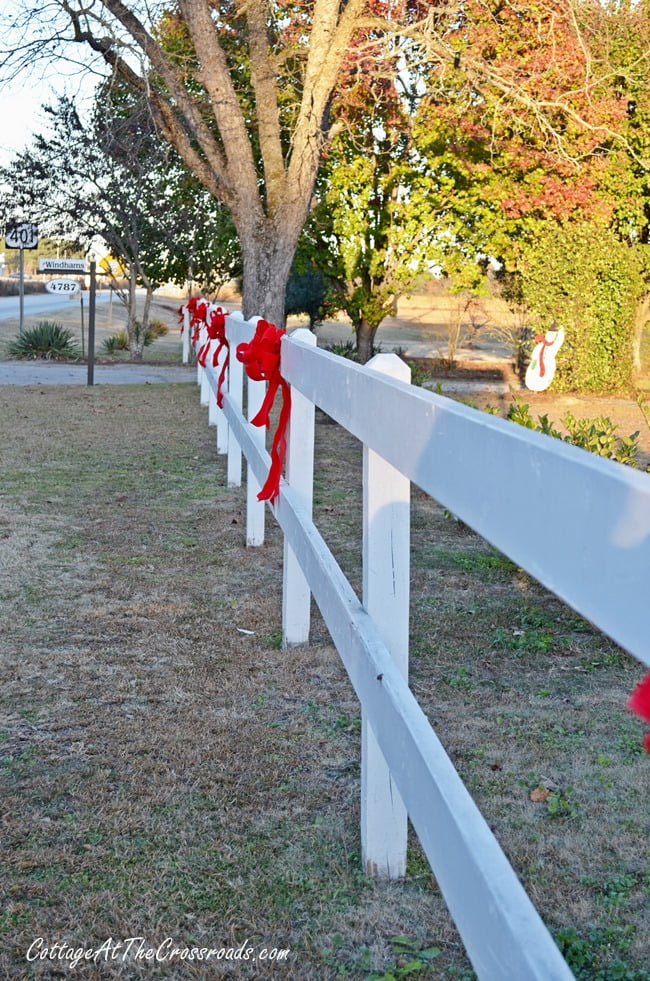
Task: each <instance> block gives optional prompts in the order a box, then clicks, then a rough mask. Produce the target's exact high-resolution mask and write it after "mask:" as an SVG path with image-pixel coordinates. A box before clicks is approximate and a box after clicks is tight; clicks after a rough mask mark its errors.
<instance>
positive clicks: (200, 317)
mask: <svg viewBox="0 0 650 981" xmlns="http://www.w3.org/2000/svg"><path fill="white" fill-rule="evenodd" d="M209 305H210V304H209V303H208V301H207V300H202V299H201V298H200V297H198V296H193V297H192V299H191V300H188V301H187V309H188V310H189V311H190V327H194V328H195V330H194V333H193V334H192V344H196V343H197V342H198V339H199V334H200V331H201V324H202V323H205V315H206V313H207V310H208V307H209Z"/></svg>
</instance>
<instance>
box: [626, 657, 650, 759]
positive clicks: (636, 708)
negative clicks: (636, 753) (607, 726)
mask: <svg viewBox="0 0 650 981" xmlns="http://www.w3.org/2000/svg"><path fill="white" fill-rule="evenodd" d="M627 707H628V708H630V709H632V711H633V712H636V714H637V715H640V716H641V718H642V719H645V721H646V722H650V671H648V673H647V675H646V676H645V678H644V679H643V681H640V682H639V684H638V685H637V686H636V688H635V689H634V691H633V692H632V694H631V695H630V699H629V701H628V703H627ZM643 745H644V746H645V748H646V750H647V752H648V753H650V732H648V733H647V734H646V737H645V739H644V740H643Z"/></svg>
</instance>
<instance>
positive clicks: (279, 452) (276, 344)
mask: <svg viewBox="0 0 650 981" xmlns="http://www.w3.org/2000/svg"><path fill="white" fill-rule="evenodd" d="M285 333H286V331H285V330H284V328H282V327H276V326H275V324H270V323H268V321H266V320H258V322H257V327H256V328H255V335H254V337H253V339H252V340H251V342H250V343H249V344H238V345H237V360H238V361H241V362H242V363H243V365H244V367H245V369H246V374H247V375H248V377H249V378H252V379H253V381H268V383H269V387H268V389H267V392H266V395H265V397H264V401H263V403H262V406H261V408H260V411H259V412H258V413H257V415H256V416H255V418H254V419H251V425H253V426H266V427H267V428H268V427H269V425H270V419H269V414H270V412H271V407H272V406H273V401H274V399H275V393H276V392H277V390H278V388H280V389H281V390H282V408H281V409H280V419H279V420H278V428H277V429H276V431H275V436H274V437H273V445H272V447H271V467H270V470H269V473H268V477H267V478H266V483H265V484H264V487H262V490H261V491H260V492H259V494H258V495H257V499H258V501H270V502H271V504H273V503H274V501H275V499H276V498H277V496H278V495H279V493H280V476H281V474H282V465H283V463H284V457H285V454H286V452H287V440H286V430H287V424H288V422H289V415H290V413H291V389H290V388H289V385H288V384H287V382H286V381H285V380H284V378H283V377H282V375H281V374H280V342H281V340H282V337H283V335H284V334H285Z"/></svg>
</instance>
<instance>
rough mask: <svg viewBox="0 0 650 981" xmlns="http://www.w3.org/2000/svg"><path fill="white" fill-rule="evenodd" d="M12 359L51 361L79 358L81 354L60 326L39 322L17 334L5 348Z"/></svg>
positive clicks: (43, 321)
mask: <svg viewBox="0 0 650 981" xmlns="http://www.w3.org/2000/svg"><path fill="white" fill-rule="evenodd" d="M7 352H8V354H9V356H10V357H12V358H21V359H24V358H47V359H48V360H51V361H57V360H68V359H73V358H79V357H80V356H81V352H80V350H79V348H78V347H77V345H76V343H75V341H74V338H73V335H72V333H71V332H70V331H69V330H66V328H65V327H64V326H63V325H62V324H57V323H54V322H53V321H51V320H41V322H40V323H38V324H37V325H36V327H30V328H28V329H27V330H24V331H23V332H22V334H19V335H18V337H16V338H15V340H13V341H11V342H10V344H9V345H8V346H7Z"/></svg>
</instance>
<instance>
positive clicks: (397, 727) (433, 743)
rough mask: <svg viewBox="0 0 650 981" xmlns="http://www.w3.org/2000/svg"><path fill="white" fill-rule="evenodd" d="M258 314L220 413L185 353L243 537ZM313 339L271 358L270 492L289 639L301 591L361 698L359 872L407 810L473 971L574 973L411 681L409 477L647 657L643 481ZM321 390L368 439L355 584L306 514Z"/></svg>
mask: <svg viewBox="0 0 650 981" xmlns="http://www.w3.org/2000/svg"><path fill="white" fill-rule="evenodd" d="M254 324H255V321H253V322H245V321H243V320H242V319H241V317H238V316H237V315H235V314H233V315H230V316H229V317H227V318H226V335H227V337H228V339H229V341H230V347H231V351H232V355H231V358H230V371H229V383H228V392H227V394H226V395H225V400H224V408H223V411H221V410H218V409H217V407H216V403H215V398H214V396H213V395H212V394H211V392H214V391H215V390H216V385H217V375H218V371H219V368H218V367H217V368H216V369H213V368H212V366H211V364H210V362H208V367H207V368H206V369H205V370H204V369H202V368H200V367H199V368H198V380H199V382H200V384H201V398H202V402H204V403H206V404H208V405H209V418H210V422H211V423H213V424H215V425H216V428H217V436H216V446H217V450H218V451H219V452H227V454H228V467H227V472H228V484H229V485H237V484H239V483H240V481H241V471H242V453H243V455H244V456H245V458H246V461H247V467H248V488H247V495H248V511H247V529H246V539H247V543H248V544H250V545H256V544H260V543H261V542H262V541H263V538H264V514H265V510H264V505H263V504H260V503H259V502H258V501H257V499H256V495H257V491H258V490H259V487H260V486H261V484H262V483H263V481H264V480H265V478H266V474H267V472H268V467H269V463H270V458H269V456H268V454H267V452H266V450H265V448H264V433H263V432H262V431H260V430H259V429H256V428H254V427H252V426H251V425H250V424H249V423H248V422H247V421H246V419H245V418H244V417H243V415H242V391H243V374H242V365H241V364H240V363H239V362H237V361H236V358H235V356H234V351H235V348H236V345H237V344H239V343H242V342H244V341H249V340H250V338H251V337H252V334H253V332H254ZM184 336H185V338H186V339H187V338H188V336H189V331H187V330H186V331H185V335H184ZM202 341H203V338H202V339H201V342H200V343H202ZM315 343H316V342H315V338H314V336H313V335H312V334H310V332H309V331H307V330H297V331H295V332H294V333H293V334H292V335H290V336H287V337H285V338H284V339H283V341H282V354H281V371H282V375H283V377H284V378H285V379H286V380H287V381H288V382H289V383H290V385H291V386H292V412H291V421H290V429H289V447H288V452H287V460H286V480H283V481H282V484H281V493H280V497H279V499H278V500H277V502H276V504H275V506H274V508H273V511H274V514H275V517H276V518H277V520H278V522H279V524H280V526H281V527H282V529H283V531H284V535H285V546H284V552H285V562H284V574H283V580H284V581H283V636H284V642H285V645H291V644H295V643H302V642H305V641H307V639H308V636H309V607H310V594H313V596H314V598H315V600H316V602H317V604H318V606H319V608H320V611H321V613H322V615H323V618H324V620H325V622H326V624H327V626H328V629H329V631H330V634H331V636H332V639H333V641H334V643H335V645H336V647H337V649H338V652H339V654H340V656H341V659H342V661H343V663H344V665H345V667H346V669H347V672H348V674H349V676H350V679H351V681H352V684H353V686H354V689H355V691H356V693H357V695H358V697H359V700H360V702H361V708H362V829H361V833H362V850H363V857H364V863H365V868H366V871H367V872H369V873H371V874H377V875H380V876H385V877H397V876H400V875H403V874H404V871H405V863H406V821H407V814H408V817H409V818H410V820H411V822H412V824H413V826H414V828H415V830H416V832H417V834H418V836H419V839H420V842H421V844H422V847H423V849H424V851H425V853H426V855H427V858H428V860H429V862H430V864H431V868H432V870H433V872H434V873H435V876H436V879H437V881H438V884H439V886H440V888H441V890H442V893H443V895H444V897H445V901H446V903H447V905H448V907H449V910H450V912H451V915H452V916H453V918H454V920H455V922H456V925H457V927H458V930H459V932H460V935H461V937H462V939H463V943H464V945H465V948H466V950H467V953H468V956H469V958H470V960H471V962H472V964H473V966H474V969H475V971H476V973H477V975H478V976H479V978H481V979H489V981H533V979H538V981H556V979H563V978H571V977H572V976H573V975H572V974H571V972H570V970H569V968H568V966H567V965H566V963H565V961H564V960H563V959H562V957H561V956H560V954H559V952H558V950H557V947H556V946H555V944H554V943H553V940H552V938H551V936H550V934H549V933H548V931H547V930H546V927H545V926H544V924H543V923H542V921H541V919H540V917H539V915H538V914H537V912H536V910H535V908H534V907H533V905H532V903H531V901H530V899H529V898H528V896H527V894H526V892H525V891H524V889H523V887H522V885H521V883H520V882H519V880H518V879H517V877H516V875H515V873H514V871H513V870H512V868H511V866H510V864H509V863H508V861H507V859H506V858H505V855H504V854H503V852H502V850H501V848H500V846H499V845H498V843H497V841H496V839H495V838H494V836H493V834H492V832H491V831H490V829H489V828H488V826H487V824H486V822H485V820H484V819H483V817H482V815H481V814H480V812H479V811H478V809H477V807H476V805H475V804H474V802H473V800H472V798H471V797H470V795H469V793H468V791H467V790H466V788H465V786H464V784H463V783H462V781H461V779H460V777H459V775H458V773H457V772H456V770H455V769H454V767H453V765H452V763H451V761H450V759H449V757H448V756H447V754H446V752H445V750H444V748H443V747H442V745H441V743H440V741H439V740H438V738H437V736H436V734H435V732H434V731H433V729H432V728H431V726H430V724H429V722H428V720H427V719H426V717H425V715H424V713H423V712H422V710H421V708H420V706H419V705H418V703H417V702H416V700H415V698H414V696H413V694H412V692H411V691H410V689H409V687H408V682H407V673H408V607H409V484H410V482H413V483H415V484H417V485H418V486H419V487H421V488H422V489H423V490H424V491H425V492H426V493H428V494H430V495H431V497H433V498H434V499H435V500H436V501H438V502H439V503H440V504H442V505H443V506H445V507H447V508H449V509H450V510H452V511H453V512H454V514H456V515H458V517H459V518H460V519H462V520H463V521H464V522H466V523H467V524H468V525H470V526H471V527H472V528H474V529H475V530H476V531H477V532H478V533H479V534H480V535H482V536H483V537H484V538H485V539H487V540H488V541H489V542H491V544H492V545H494V546H495V547H496V548H498V549H499V550H500V551H501V552H503V553H505V554H506V555H507V556H509V557H510V558H511V559H512V560H513V561H514V562H516V563H517V564H518V565H519V566H520V567H522V568H523V569H525V570H526V571H527V572H529V573H530V574H531V575H533V576H534V577H535V578H536V579H538V580H539V581H540V582H542V583H543V584H544V585H545V586H547V587H548V588H549V589H550V590H552V591H553V592H554V593H555V594H557V595H558V596H559V597H560V598H561V599H563V600H564V601H565V602H567V603H568V604H569V605H571V606H572V607H573V608H574V609H575V610H576V611H578V612H579V613H581V614H582V615H583V616H585V617H587V618H588V619H589V620H590V621H591V622H592V623H594V624H595V625H596V626H598V627H600V629H601V630H603V631H604V632H605V633H607V634H608V635H609V636H610V637H611V638H612V639H613V640H615V641H616V642H618V643H619V644H621V645H622V646H623V647H624V648H626V649H627V650H628V651H629V652H630V653H631V654H633V655H635V656H636V657H637V658H638V659H639V660H640V661H642V662H644V663H645V664H646V665H650V654H649V646H648V640H647V636H648V628H647V595H648V582H649V581H650V479H648V477H647V476H646V475H644V474H642V473H639V472H636V471H634V470H632V469H630V468H627V467H623V466H621V465H619V464H616V463H612V462H610V461H608V460H603V459H601V458H598V457H595V456H593V455H591V454H589V453H586V452H585V451H583V450H579V449H576V448H575V447H572V446H569V445H567V444H565V443H563V442H561V441H559V440H557V439H553V438H551V437H547V436H543V435H541V434H539V433H536V432H532V431H530V430H527V429H524V428H523V427H519V426H516V425H514V424H512V423H509V422H506V421H504V420H502V419H499V418H495V417H494V416H491V415H488V414H485V413H481V412H477V411H476V410H474V409H470V408H468V407H466V406H464V405H461V404H459V403H457V402H453V401H451V400H449V399H446V398H444V397H442V396H439V395H435V394H432V393H430V392H427V391H424V390H422V389H420V388H414V387H412V386H411V385H410V384H409V383H408V368H407V367H406V366H405V365H404V364H403V363H402V362H401V361H400V360H399V359H398V358H397V357H396V356H395V355H378V356H377V357H375V358H373V360H372V361H371V362H369V364H367V365H366V366H365V367H362V366H359V365H356V364H354V363H352V362H350V361H347V360H345V359H342V358H338V357H336V356H334V355H332V354H329V353H327V352H324V351H322V350H319V349H317V348H316V346H315ZM188 353H189V348H188V342H187V340H186V341H185V350H184V357H185V358H186V359H187V356H188ZM263 394H264V383H261V382H252V381H248V396H247V403H248V405H247V417H248V419H251V418H252V417H253V415H254V414H255V412H256V411H257V408H258V407H259V405H260V403H261V400H262V397H263ZM316 405H317V406H319V407H320V408H321V409H323V410H324V411H325V412H326V413H328V415H330V416H331V417H332V418H333V419H335V420H336V421H337V422H338V423H340V424H341V425H342V426H344V427H345V428H346V429H348V430H349V431H350V432H351V433H352V434H353V435H354V436H356V437H357V438H358V439H359V440H360V441H361V442H362V444H363V458H364V463H363V465H364V477H363V486H364V492H363V511H364V514H363V595H362V598H361V600H359V598H358V597H357V596H356V594H355V593H354V591H353V590H352V588H351V586H350V585H349V583H348V581H347V580H346V579H345V577H344V575H343V573H342V571H341V569H340V568H339V566H338V564H337V563H336V561H335V559H334V557H333V556H332V554H331V553H330V551H329V550H328V548H327V546H326V545H325V542H324V541H323V539H322V537H321V535H320V534H319V532H318V530H317V528H316V527H315V525H314V523H313V521H312V488H313V446H314V406H316Z"/></svg>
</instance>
